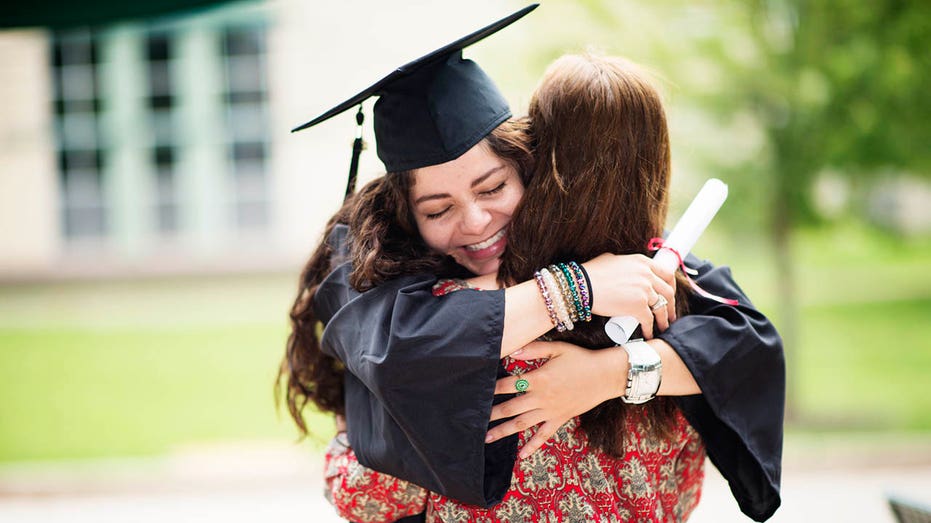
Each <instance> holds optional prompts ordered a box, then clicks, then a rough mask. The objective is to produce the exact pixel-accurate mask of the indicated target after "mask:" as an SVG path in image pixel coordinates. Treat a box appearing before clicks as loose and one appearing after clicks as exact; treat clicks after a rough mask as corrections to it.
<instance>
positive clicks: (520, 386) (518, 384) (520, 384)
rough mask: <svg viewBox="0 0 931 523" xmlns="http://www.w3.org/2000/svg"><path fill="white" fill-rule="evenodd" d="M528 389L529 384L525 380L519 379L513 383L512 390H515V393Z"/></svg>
mask: <svg viewBox="0 0 931 523" xmlns="http://www.w3.org/2000/svg"><path fill="white" fill-rule="evenodd" d="M528 387H530V382H529V381H527V380H526V379H525V378H519V379H518V380H517V381H515V382H514V388H515V389H517V392H524V391H526V390H527V388H528Z"/></svg>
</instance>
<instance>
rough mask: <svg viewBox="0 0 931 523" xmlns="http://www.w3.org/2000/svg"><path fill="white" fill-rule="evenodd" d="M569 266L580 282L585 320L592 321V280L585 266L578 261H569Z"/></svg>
mask: <svg viewBox="0 0 931 523" xmlns="http://www.w3.org/2000/svg"><path fill="white" fill-rule="evenodd" d="M569 267H570V268H571V269H572V272H574V273H575V277H576V282H577V283H578V284H579V295H580V297H581V299H582V309H583V310H584V311H585V319H584V320H583V321H592V294H591V291H590V290H589V289H591V282H590V280H589V279H588V273H587V272H586V271H585V268H584V267H583V266H581V265H579V264H578V263H576V262H574V261H573V262H569Z"/></svg>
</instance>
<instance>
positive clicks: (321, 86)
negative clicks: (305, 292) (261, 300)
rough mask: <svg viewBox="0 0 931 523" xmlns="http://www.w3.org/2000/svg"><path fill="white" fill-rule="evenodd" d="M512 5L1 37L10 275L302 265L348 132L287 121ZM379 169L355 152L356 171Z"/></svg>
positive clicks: (333, 189) (341, 183)
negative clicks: (301, 129)
mask: <svg viewBox="0 0 931 523" xmlns="http://www.w3.org/2000/svg"><path fill="white" fill-rule="evenodd" d="M510 7H511V6H509V5H494V4H493V2H491V0H487V1H484V2H479V3H477V4H476V5H474V6H471V7H470V10H469V12H462V13H460V12H457V11H456V10H455V9H456V4H454V3H452V2H445V3H444V2H439V3H430V2H410V3H405V5H399V6H385V5H382V4H381V3H378V2H374V1H370V0H369V1H363V0H357V1H349V2H340V3H326V4H323V3H319V2H302V1H297V0H292V1H278V2H247V3H241V2H238V3H231V4H226V5H223V6H221V7H215V8H211V9H209V10H203V11H201V12H196V13H187V14H182V15H174V16H170V17H162V18H159V19H154V20H135V21H125V22H119V23H114V24H110V25H106V26H102V27H93V28H88V27H81V28H74V29H67V30H56V31H49V30H42V29H35V30H11V31H3V32H0V78H2V82H0V99H2V100H3V104H4V106H5V108H4V111H3V113H4V117H3V118H0V279H6V280H10V279H17V278H30V279H32V278H47V277H83V276H109V275H127V274H140V273H141V274H148V273H192V272H193V273H196V272H207V271H215V270H222V271H248V270H267V269H274V268H282V267H288V268H290V267H293V266H294V265H296V264H298V263H300V261H301V260H302V259H303V258H304V257H306V255H307V254H308V252H309V250H310V248H311V247H312V245H313V244H314V243H315V242H316V240H317V239H318V237H319V233H320V231H321V229H322V226H323V224H324V222H325V220H326V218H327V217H328V216H329V215H330V214H331V213H332V212H333V211H335V210H336V209H337V208H338V206H339V204H340V202H341V200H342V194H343V191H344V187H345V179H346V172H347V168H348V163H349V154H350V144H351V141H352V139H353V138H354V137H355V133H356V130H355V128H354V127H355V124H354V119H353V118H352V116H351V115H349V116H347V117H346V118H341V119H335V120H333V121H332V122H330V123H328V124H327V125H326V126H321V127H320V128H315V129H311V130H308V131H304V132H302V133H298V134H294V135H291V134H290V133H289V132H288V131H289V129H290V128H291V127H293V126H295V125H296V124H299V123H302V122H303V121H306V120H307V119H309V118H311V117H313V116H315V115H316V114H319V113H321V112H322V111H324V110H325V109H327V108H329V106H331V105H335V104H336V103H338V102H340V101H342V99H344V98H347V97H348V96H349V95H351V94H354V93H355V92H357V91H359V90H361V89H362V88H364V87H366V86H367V85H369V84H371V83H373V82H374V81H375V80H377V79H378V78H379V77H381V76H383V75H384V74H387V73H388V72H389V71H390V70H391V69H392V68H394V67H396V66H398V65H400V64H402V63H406V62H407V61H409V60H411V59H413V58H416V57H417V56H420V55H422V54H424V53H426V52H427V51H429V50H432V49H433V48H434V47H438V46H440V45H442V44H444V43H445V42H446V40H447V39H449V38H450V37H457V36H460V35H462V34H465V33H466V32H468V31H470V30H473V29H474V28H477V27H480V26H481V25H484V24H485V23H488V22H490V21H491V20H494V19H495V18H497V17H499V16H503V15H504V14H507V13H508V12H509V10H511V9H510ZM444 9H445V10H449V12H452V13H455V14H456V16H454V17H444V16H442V15H443V13H444ZM444 18H445V22H444V23H436V22H437V20H444ZM512 30H514V31H520V28H519V27H515V28H513V29H512ZM489 44H490V45H492V46H494V42H489ZM499 45H503V44H499ZM367 110H368V112H369V115H370V112H371V105H370V104H369V105H368V106H367ZM367 125H368V129H366V131H365V133H366V135H367V136H369V137H371V136H372V134H371V128H370V126H371V121H370V118H369V121H368V122H367ZM372 149H374V148H372ZM380 168H381V167H380V164H379V163H378V161H377V158H376V157H375V154H374V150H370V151H369V152H367V153H366V154H364V155H363V161H362V168H361V175H362V177H363V181H364V179H365V178H368V177H371V176H373V175H375V174H377V173H378V172H379V169H380Z"/></svg>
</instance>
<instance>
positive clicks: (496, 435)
mask: <svg viewBox="0 0 931 523" xmlns="http://www.w3.org/2000/svg"><path fill="white" fill-rule="evenodd" d="M511 401H514V400H511ZM492 419H494V416H492ZM542 421H543V411H541V410H540V409H535V410H531V411H530V412H525V413H524V414H521V415H520V416H517V417H516V418H514V419H509V420H507V421H505V422H504V423H502V424H500V425H498V426H496V427H493V428H492V429H490V430H489V431H488V434H486V435H485V443H491V442H492V441H497V440H499V439H501V438H505V437H507V436H510V435H511V434H517V433H518V432H523V431H524V430H525V429H529V428H530V427H533V426H534V425H536V424H537V423H540V422H542ZM548 437H549V436H547V438H548ZM543 441H544V442H545V441H546V439H544V440H543Z"/></svg>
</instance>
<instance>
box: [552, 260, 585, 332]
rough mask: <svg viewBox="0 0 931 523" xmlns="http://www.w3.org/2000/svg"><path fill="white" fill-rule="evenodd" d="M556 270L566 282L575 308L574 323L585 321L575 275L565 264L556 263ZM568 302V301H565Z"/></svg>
mask: <svg viewBox="0 0 931 523" xmlns="http://www.w3.org/2000/svg"><path fill="white" fill-rule="evenodd" d="M556 268H558V269H559V271H560V273H561V274H562V275H563V277H564V278H565V280H566V283H567V287H568V288H569V296H570V297H571V298H572V305H573V307H574V308H575V318H573V319H574V320H576V321H585V308H584V307H583V306H582V299H581V297H580V296H579V291H578V288H577V287H578V281H577V280H576V278H575V275H574V274H573V273H572V271H571V269H569V265H567V264H565V263H557V264H556ZM567 301H568V300H567Z"/></svg>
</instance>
